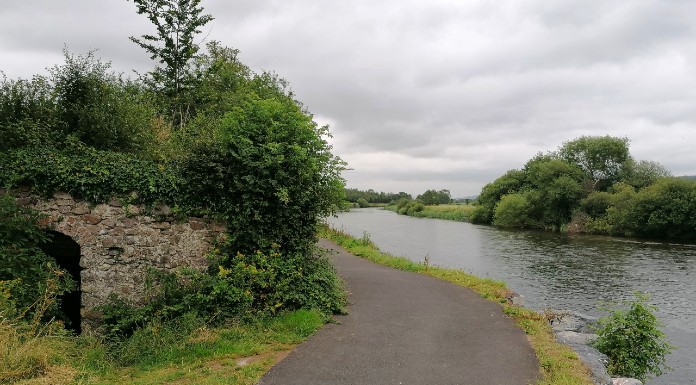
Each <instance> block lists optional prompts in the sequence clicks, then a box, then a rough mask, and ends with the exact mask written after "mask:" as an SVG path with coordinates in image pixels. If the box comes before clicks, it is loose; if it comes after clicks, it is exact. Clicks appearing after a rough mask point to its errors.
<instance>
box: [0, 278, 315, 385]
mask: <svg viewBox="0 0 696 385" xmlns="http://www.w3.org/2000/svg"><path fill="white" fill-rule="evenodd" d="M3 284H4V282H2V281H0V384H17V385H68V384H80V385H97V384H98V385H112V384H113V385H116V384H123V383H128V384H140V385H145V384H153V385H154V384H162V383H191V384H194V383H195V384H249V385H251V384H253V383H255V382H256V381H257V380H258V379H259V378H260V377H261V375H263V373H265V372H266V371H267V370H268V369H269V368H270V367H271V366H272V365H273V364H274V363H275V362H277V361H278V360H279V359H280V358H281V357H282V352H286V351H288V350H290V349H291V348H292V347H293V346H294V345H295V344H298V343H300V342H301V341H303V340H304V339H305V338H307V337H308V336H309V335H311V334H312V333H314V332H315V331H316V330H317V329H318V328H319V327H321V326H322V325H323V323H324V321H325V317H326V316H325V315H324V314H323V313H321V312H320V311H318V310H298V311H294V312H287V313H282V314H277V315H275V316H273V317H268V318H263V319H257V320H255V321H249V322H245V323H238V324H227V325H226V326H223V327H217V328H209V327H207V325H206V324H205V323H204V322H203V320H202V319H200V318H199V317H197V316H196V315H194V314H186V315H184V316H182V317H179V318H176V319H174V320H171V321H168V322H163V323H152V324H149V325H147V326H145V327H143V328H141V329H139V330H138V331H136V333H134V334H133V335H132V336H131V337H129V338H127V339H124V340H120V341H105V340H103V339H101V338H98V337H95V336H89V335H85V336H74V335H71V334H70V333H69V332H67V331H66V330H65V329H64V327H63V325H62V323H60V322H53V321H49V322H44V321H41V316H42V314H43V311H42V309H43V310H45V309H46V308H48V307H49V305H50V303H51V302H52V301H55V295H54V293H55V292H52V291H51V290H50V289H49V290H47V291H46V294H45V296H44V298H42V299H41V300H39V301H37V303H36V304H35V305H34V306H35V307H36V311H35V313H34V314H35V316H34V319H32V320H24V319H22V318H21V314H19V315H18V312H17V311H16V310H15V309H13V307H12V305H13V304H12V302H11V298H10V297H9V295H8V293H9V291H8V290H4V289H3V287H4V285H3ZM5 287H6V286H5Z"/></svg>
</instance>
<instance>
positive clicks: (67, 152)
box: [0, 140, 184, 205]
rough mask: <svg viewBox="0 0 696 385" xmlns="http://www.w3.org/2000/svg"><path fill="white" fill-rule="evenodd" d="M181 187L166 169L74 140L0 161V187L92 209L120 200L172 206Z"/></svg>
mask: <svg viewBox="0 0 696 385" xmlns="http://www.w3.org/2000/svg"><path fill="white" fill-rule="evenodd" d="M183 184H184V183H183V181H181V180H180V179H178V178H177V176H176V175H175V174H174V173H173V172H172V171H171V170H169V169H166V168H162V167H161V166H159V165H158V164H157V163H154V162H152V161H150V160H147V159H139V158H136V157H133V156H131V155H129V154H124V153H119V152H113V151H105V150H97V149H95V148H93V147H89V146H87V145H85V144H83V143H81V142H78V141H76V140H68V141H67V142H66V143H65V144H64V145H63V148H62V149H58V148H55V147H49V146H40V147H26V148H18V149H11V150H7V151H5V152H4V153H3V157H2V158H0V185H1V186H5V187H16V186H22V185H24V186H31V188H32V189H33V190H34V191H35V192H37V193H39V194H42V195H45V196H50V195H52V194H53V193H54V192H57V191H64V192H68V193H70V194H72V195H73V196H74V197H76V198H79V199H84V200H86V201H89V202H93V203H101V202H105V201H108V200H109V199H110V198H111V197H121V198H123V199H126V200H129V201H131V202H133V203H153V204H154V203H158V202H161V203H168V204H171V205H176V204H177V203H178V202H179V201H180V199H179V198H178V190H179V189H180V188H181V187H182V186H181V185H183Z"/></svg>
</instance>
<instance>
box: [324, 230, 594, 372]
mask: <svg viewBox="0 0 696 385" xmlns="http://www.w3.org/2000/svg"><path fill="white" fill-rule="evenodd" d="M319 236H320V237H322V238H326V239H329V240H332V241H334V242H336V243H337V244H339V245H340V246H342V247H343V248H345V249H346V250H348V252H350V253H351V254H354V255H357V256H360V257H362V258H365V259H368V260H370V261H373V262H375V263H379V264H381V265H385V266H389V267H392V268H395V269H399V270H405V271H412V272H416V273H420V274H426V275H430V276H433V277H436V278H439V279H442V280H445V281H448V282H452V283H454V284H456V285H459V286H463V287H468V288H471V289H472V290H474V291H475V292H477V293H479V294H480V295H481V296H482V297H484V298H487V299H489V300H491V301H494V302H497V303H499V304H500V305H501V307H502V311H503V312H504V313H505V314H506V315H507V316H508V317H510V318H512V319H514V320H515V321H516V323H517V325H518V326H519V327H520V328H521V329H522V330H524V332H525V333H526V334H527V337H528V339H529V341H530V343H531V345H532V347H533V348H534V351H535V352H536V355H537V358H538V359H539V366H540V368H539V369H540V376H539V380H538V381H537V385H592V384H593V382H592V380H591V378H590V372H589V369H587V367H586V366H585V365H584V364H583V363H582V361H580V359H579V358H578V356H577V354H576V353H575V352H574V351H573V350H571V349H570V348H569V347H568V346H566V345H563V344H561V343H559V342H557V341H556V338H555V336H554V333H553V331H552V330H551V326H550V325H549V322H548V319H547V318H546V316H545V315H543V314H539V313H537V312H535V311H532V310H529V309H525V308H522V307H519V306H514V305H512V304H511V303H510V301H509V298H510V296H511V295H512V291H510V290H509V289H508V288H507V287H506V286H505V284H504V283H503V282H499V281H495V280H492V279H487V278H479V277H476V276H473V275H471V274H468V273H466V272H464V271H461V270H455V269H445V268H441V267H436V266H430V265H429V264H428V263H426V262H425V261H424V262H423V263H416V262H413V261H411V260H409V259H406V258H403V257H397V256H393V255H391V254H388V253H384V252H382V251H380V250H379V248H377V246H376V245H374V244H373V243H372V242H371V241H370V239H369V236H367V235H366V236H363V238H362V239H357V238H354V237H352V236H350V235H349V234H346V233H344V232H341V231H338V230H335V229H331V228H329V227H327V226H324V227H323V228H321V229H320V231H319Z"/></svg>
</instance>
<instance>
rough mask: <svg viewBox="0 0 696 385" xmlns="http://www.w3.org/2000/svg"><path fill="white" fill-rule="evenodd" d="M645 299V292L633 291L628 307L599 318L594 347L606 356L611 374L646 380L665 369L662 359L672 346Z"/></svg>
mask: <svg viewBox="0 0 696 385" xmlns="http://www.w3.org/2000/svg"><path fill="white" fill-rule="evenodd" d="M647 301H648V297H647V296H646V295H643V294H640V293H636V298H635V299H634V300H633V301H631V302H626V303H625V304H624V305H625V306H626V307H627V309H617V310H613V311H612V312H611V314H610V315H609V316H607V317H604V318H602V319H600V326H599V329H598V330H597V335H598V337H597V340H596V341H595V342H594V346H595V347H596V348H597V349H598V350H599V351H600V352H602V353H604V354H606V355H607V356H608V357H609V365H608V370H609V372H610V373H612V374H614V375H618V376H623V377H633V378H637V379H639V380H641V381H645V379H646V378H648V376H649V375H651V374H652V375H655V376H659V375H661V374H662V372H663V370H664V369H665V368H666V365H665V358H666V356H667V355H668V354H669V352H670V351H672V350H673V349H674V348H673V347H672V346H671V345H670V344H669V343H668V342H667V341H666V340H665V334H664V333H662V332H661V331H660V330H659V327H660V326H661V324H660V322H659V321H658V319H657V317H656V316H655V314H654V313H655V311H656V310H657V308H656V307H654V306H652V305H649V304H648V303H647Z"/></svg>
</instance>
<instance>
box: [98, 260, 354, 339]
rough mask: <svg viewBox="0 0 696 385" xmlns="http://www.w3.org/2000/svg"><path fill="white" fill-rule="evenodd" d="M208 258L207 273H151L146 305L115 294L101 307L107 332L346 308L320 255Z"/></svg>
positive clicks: (328, 265)
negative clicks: (191, 318)
mask: <svg viewBox="0 0 696 385" xmlns="http://www.w3.org/2000/svg"><path fill="white" fill-rule="evenodd" d="M211 258H212V264H211V271H210V273H201V272H198V271H191V270H185V271H180V272H178V273H177V274H171V273H170V274H165V273H162V272H157V271H153V272H152V287H153V289H152V293H151V297H150V298H149V300H148V301H147V303H146V304H145V305H144V306H141V307H136V306H133V305H131V304H129V303H126V302H124V301H122V300H119V299H118V298H113V299H112V301H111V302H110V303H108V304H107V305H105V306H103V307H102V311H103V313H104V318H103V321H104V327H105V329H106V330H105V332H106V333H107V336H109V337H111V338H116V339H121V338H123V337H128V336H130V335H133V333H136V331H137V330H138V329H141V328H143V327H146V326H147V325H153V324H157V323H161V322H166V321H168V320H174V319H177V318H179V317H182V316H184V315H186V314H189V313H191V314H195V315H196V316H197V317H202V319H203V320H205V321H206V322H213V321H214V320H217V321H218V322H222V321H224V320H225V319H228V318H230V317H235V318H239V319H249V318H251V317H257V316H259V315H269V314H275V313H278V312H281V311H285V310H295V309H300V308H305V309H318V310H320V311H322V312H323V313H324V314H330V313H338V312H342V311H343V308H344V306H345V300H346V298H345V293H344V292H343V286H342V283H341V281H340V280H339V279H338V277H337V276H336V273H335V270H334V268H333V266H332V265H331V263H330V262H329V261H328V259H327V258H326V257H324V256H320V255H314V256H310V257H306V256H303V255H290V256H289V255H281V254H280V253H278V252H277V251H271V252H268V253H262V252H255V253H252V254H249V255H243V254H236V255H235V256H234V257H232V258H230V257H229V256H228V255H227V254H226V253H225V252H223V251H221V250H218V251H217V252H216V253H215V254H214V255H212V256H211ZM225 266H226V267H225Z"/></svg>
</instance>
